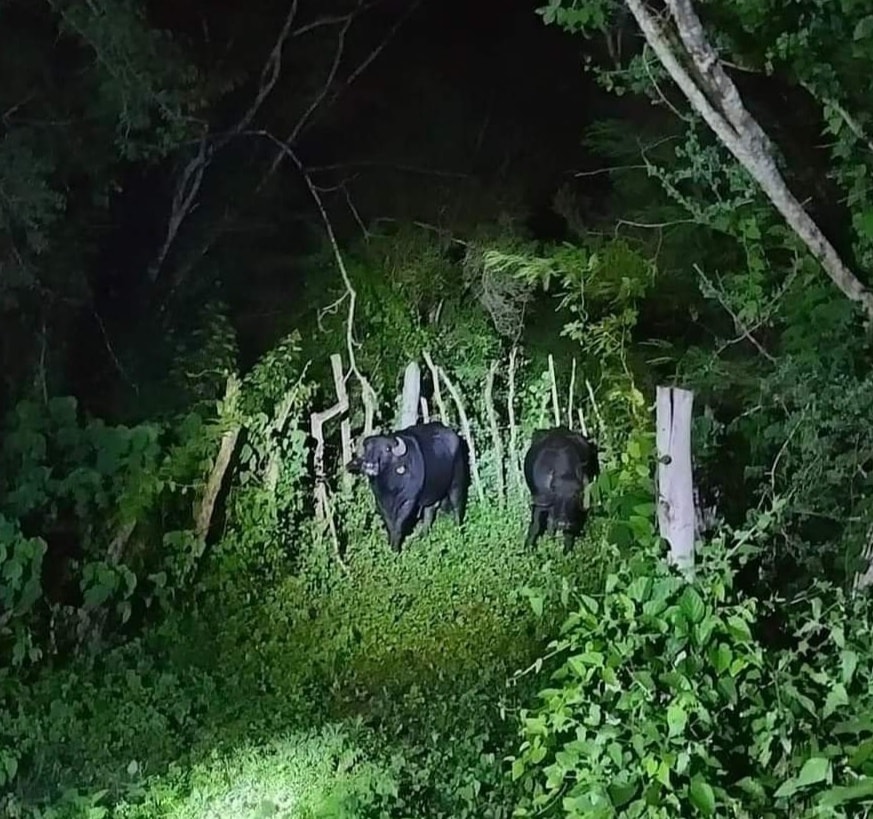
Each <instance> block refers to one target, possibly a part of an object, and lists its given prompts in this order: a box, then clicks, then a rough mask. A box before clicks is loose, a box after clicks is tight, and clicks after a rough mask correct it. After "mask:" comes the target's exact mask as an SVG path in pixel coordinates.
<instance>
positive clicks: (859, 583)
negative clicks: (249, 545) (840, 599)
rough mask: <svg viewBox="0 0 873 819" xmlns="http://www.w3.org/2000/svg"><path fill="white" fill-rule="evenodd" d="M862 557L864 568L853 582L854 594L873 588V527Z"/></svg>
mask: <svg viewBox="0 0 873 819" xmlns="http://www.w3.org/2000/svg"><path fill="white" fill-rule="evenodd" d="M860 557H861V564H862V567H863V568H861V569H859V570H858V571H857V572H855V577H854V579H853V580H852V593H853V594H858V592H862V591H864V590H865V589H868V588H870V586H873V526H871V527H870V528H869V529H868V531H867V542H866V544H865V545H864V551H863V552H861V555H860Z"/></svg>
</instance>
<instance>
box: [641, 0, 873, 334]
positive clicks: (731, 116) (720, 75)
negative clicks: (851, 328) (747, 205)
mask: <svg viewBox="0 0 873 819" xmlns="http://www.w3.org/2000/svg"><path fill="white" fill-rule="evenodd" d="M625 2H626V3H627V6H628V8H629V9H630V11H631V13H632V14H633V16H634V17H635V18H636V21H637V24H638V25H639V27H640V29H641V30H642V32H643V34H644V35H645V38H646V40H647V42H648V43H649V45H650V46H651V47H652V49H653V50H654V52H655V54H657V55H658V58H659V59H660V60H661V62H662V64H663V65H664V68H666V69H667V71H668V73H669V74H670V76H671V77H672V78H673V81H674V82H675V83H676V85H678V86H679V88H680V90H681V91H682V93H683V94H684V95H685V96H686V98H687V99H688V101H689V102H690V103H691V105H692V107H693V108H694V109H695V110H696V111H697V112H698V113H700V115H701V116H702V117H703V118H704V120H705V121H706V123H707V125H709V127H710V128H711V129H712V130H713V132H714V133H715V134H716V136H717V137H718V138H719V139H720V140H721V141H722V142H723V143H724V145H725V146H726V147H727V148H728V150H730V152H731V153H732V154H733V155H734V156H735V157H736V159H737V161H738V162H739V163H740V164H741V165H742V166H743V167H744V168H745V169H746V171H747V172H748V173H749V174H750V176H752V178H753V179H754V180H755V181H756V182H757V183H758V184H759V185H760V187H761V189H762V190H763V191H764V193H765V194H766V196H767V198H768V199H769V200H770V201H771V202H772V203H773V205H774V206H775V207H776V209H777V210H778V211H779V213H780V214H781V215H782V217H783V218H784V219H785V221H786V222H787V223H788V225H789V226H790V227H791V229H792V230H793V231H794V232H795V233H796V234H797V236H798V237H799V238H800V239H801V240H802V241H803V243H804V244H805V245H806V247H807V248H808V249H809V252H810V253H812V255H813V256H815V258H816V259H818V261H819V262H820V263H821V265H822V267H823V268H824V270H825V272H826V273H827V275H828V276H829V277H830V279H831V281H833V283H834V284H835V285H836V286H837V287H838V288H839V289H840V291H841V292H842V293H843V294H844V295H845V296H846V297H847V298H849V299H851V300H852V301H854V302H857V303H858V304H860V305H861V307H862V308H863V309H864V311H865V313H866V314H867V317H868V319H869V320H873V293H871V292H870V291H869V290H868V289H867V288H866V287H865V286H864V285H863V284H862V283H861V282H860V281H859V280H858V278H857V277H856V276H855V274H854V273H853V272H852V271H851V270H850V269H849V268H848V267H847V266H846V264H845V263H844V262H843V260H842V258H840V255H839V254H838V253H837V251H836V249H835V248H834V247H833V245H831V243H830V242H829V241H828V240H827V238H826V237H825V236H824V234H823V233H822V232H821V229H820V228H819V227H818V225H817V224H816V223H815V221H814V220H813V219H812V217H810V215H809V214H808V213H807V212H806V211H805V210H804V209H803V206H802V205H801V203H800V202H799V201H798V200H797V198H796V197H795V196H794V194H793V193H792V192H791V190H790V189H789V187H788V185H787V184H786V182H785V180H784V178H783V177H782V174H781V173H780V171H779V168H778V166H777V165H776V161H775V159H774V157H773V151H772V147H771V143H770V140H769V139H768V137H767V135H766V134H765V133H764V131H763V130H762V128H761V126H760V125H759V124H758V122H757V121H756V120H755V119H754V118H753V117H752V116H751V114H750V113H749V112H748V111H747V110H746V107H745V106H744V105H743V101H742V99H741V97H740V94H739V91H738V90H737V88H736V86H735V85H734V83H733V81H732V80H731V79H730V77H728V75H727V73H726V72H725V70H724V68H723V66H722V64H721V62H720V61H719V58H718V54H717V53H716V52H715V50H714V49H713V48H712V46H711V45H710V44H709V42H708V40H707V39H706V33H705V31H704V29H703V25H702V23H701V22H700V18H699V17H698V16H697V13H696V11H695V10H694V6H693V4H692V2H691V0H666V4H667V8H668V10H669V12H670V15H671V17H672V19H673V21H674V22H675V24H676V33H677V34H678V37H679V39H680V40H681V43H682V46H683V47H684V54H682V55H681V56H682V57H684V58H686V60H688V61H690V63H691V65H692V66H693V68H694V76H692V73H691V71H690V70H689V69H688V68H686V67H685V65H683V63H682V61H681V59H680V55H679V54H677V51H676V47H675V46H674V45H673V43H671V41H670V37H669V35H668V33H667V31H666V30H665V27H664V25H663V24H662V22H661V21H660V20H659V19H658V18H657V17H656V15H655V14H654V13H653V12H652V11H651V9H650V8H649V7H648V5H647V4H646V2H645V0H625Z"/></svg>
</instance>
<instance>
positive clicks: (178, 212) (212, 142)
mask: <svg viewBox="0 0 873 819" xmlns="http://www.w3.org/2000/svg"><path fill="white" fill-rule="evenodd" d="M297 8H298V0H292V2H291V6H290V7H289V9H288V14H287V15H286V17H285V22H284V23H283V24H282V27H281V29H279V36H278V37H277V38H276V42H275V44H274V45H273V48H272V49H271V50H270V54H269V56H268V57H267V60H266V62H265V63H264V67H263V69H261V76H260V80H259V83H258V91H257V93H256V95H255V99H254V101H253V102H252V104H251V105H250V106H249V108H248V110H247V111H246V112H245V113H244V114H243V115H242V117H241V118H240V120H239V121H238V122H237V123H236V125H235V126H234V127H233V128H231V129H230V131H229V132H227V133H225V134H223V135H221V136H220V137H219V138H218V139H214V138H213V139H210V137H209V134H208V133H204V134H203V136H202V138H201V139H200V145H199V148H198V150H197V154H196V155H195V156H194V157H193V158H192V159H190V160H189V161H188V164H187V165H186V166H185V168H184V170H183V171H182V175H181V177H180V178H179V181H178V183H177V184H176V191H175V193H174V195H173V204H172V206H171V209H170V218H169V220H168V222H167V232H166V234H165V236H164V241H163V244H162V245H161V249H160V250H159V251H158V255H157V256H156V257H155V260H154V261H153V262H152V263H151V265H149V270H148V275H149V278H150V279H151V281H152V282H154V281H156V280H157V278H158V276H160V273H161V268H162V267H163V265H164V262H165V261H166V259H167V256H168V255H169V253H170V248H171V247H172V246H173V243H174V242H175V241H176V237H177V236H178V235H179V230H180V228H181V227H182V223H183V222H184V221H185V219H187V218H188V216H190V214H191V212H192V211H193V210H194V208H195V203H196V200H197V196H198V194H199V193H200V188H201V186H202V184H203V175H204V174H205V173H206V169H207V168H208V167H209V165H210V163H211V162H212V157H213V156H214V155H215V152H216V151H217V150H219V149H221V148H223V147H224V146H225V145H226V144H227V143H228V142H229V141H230V140H231V139H232V138H233V137H234V136H236V135H237V134H239V133H240V132H242V131H244V130H245V129H246V128H248V126H249V124H250V123H251V121H252V119H253V118H254V117H255V115H256V114H257V113H258V111H259V110H260V108H261V106H262V105H263V103H264V100H265V99H266V98H267V97H268V96H269V94H270V92H271V91H272V90H273V88H274V87H275V85H276V82H277V81H278V79H279V75H280V74H281V73H282V50H283V48H284V47H285V43H286V42H287V41H288V36H289V34H290V32H291V26H292V25H293V23H294V19H295V18H296V17H297Z"/></svg>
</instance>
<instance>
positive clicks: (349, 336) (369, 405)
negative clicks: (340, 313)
mask: <svg viewBox="0 0 873 819" xmlns="http://www.w3.org/2000/svg"><path fill="white" fill-rule="evenodd" d="M261 133H262V135H263V136H265V137H267V139H269V140H271V141H272V142H274V143H276V144H277V145H278V146H279V148H280V150H282V152H283V153H285V154H286V155H287V156H288V158H289V159H290V160H291V161H292V162H293V163H294V166H295V167H296V168H297V170H298V171H299V173H300V176H301V177H302V178H303V181H304V183H305V184H306V187H307V188H308V190H309V194H310V195H311V196H312V198H313V200H314V201H315V206H316V207H317V208H318V212H319V214H320V215H321V221H322V222H323V224H324V229H325V232H326V233H327V238H328V241H329V242H330V247H331V250H332V251H333V257H334V260H335V261H336V266H337V268H338V269H339V272H340V276H342V280H343V284H344V285H345V288H346V294H347V295H348V301H349V307H348V313H347V316H346V354H347V355H348V357H349V369H350V370H351V373H352V374H353V375H354V376H355V378H356V379H357V381H358V384H359V385H360V387H361V400H362V401H363V402H364V432H363V434H364V436H365V437H366V436H367V435H371V434H372V432H373V419H374V418H375V416H376V407H377V404H378V399H377V397H376V392H375V390H374V389H373V387H372V385H371V384H370V382H369V381H368V380H367V377H366V376H365V375H364V374H363V373H362V372H361V371H360V370H359V369H358V363H357V359H356V358H355V344H356V342H355V337H354V328H355V306H356V304H357V300H358V294H357V291H356V290H355V288H354V286H353V285H352V280H351V278H350V276H349V271H348V269H347V268H346V263H345V260H344V259H343V255H342V253H341V252H340V249H339V243H338V242H337V238H336V234H335V233H334V230H333V224H332V223H331V221H330V217H329V216H328V215H327V210H326V209H325V207H324V202H323V201H322V198H321V195H320V194H319V192H318V190H316V188H315V185H313V184H312V179H311V178H310V176H309V173H308V171H307V170H306V168H305V167H304V165H303V163H302V162H301V161H300V159H299V158H298V156H297V154H296V153H295V152H294V151H293V150H292V149H291V148H290V147H289V146H288V145H286V144H285V143H283V142H280V141H279V140H278V139H276V137H274V136H273V135H272V134H270V133H268V132H266V131H264V132H261Z"/></svg>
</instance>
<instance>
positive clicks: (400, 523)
mask: <svg viewBox="0 0 873 819" xmlns="http://www.w3.org/2000/svg"><path fill="white" fill-rule="evenodd" d="M414 511H415V504H414V503H413V502H412V501H404V502H403V503H401V504H400V506H398V507H397V509H395V510H394V514H393V515H392V517H391V518H390V521H391V522H390V523H389V522H388V520H386V521H385V525H386V527H387V529H388V543H389V544H390V545H391V548H392V549H393V550H394V551H395V552H399V551H400V547H401V546H402V545H403V540H404V538H405V537H406V534H407V527H408V524H409V522H410V518H412V516H413V512H414Z"/></svg>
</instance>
